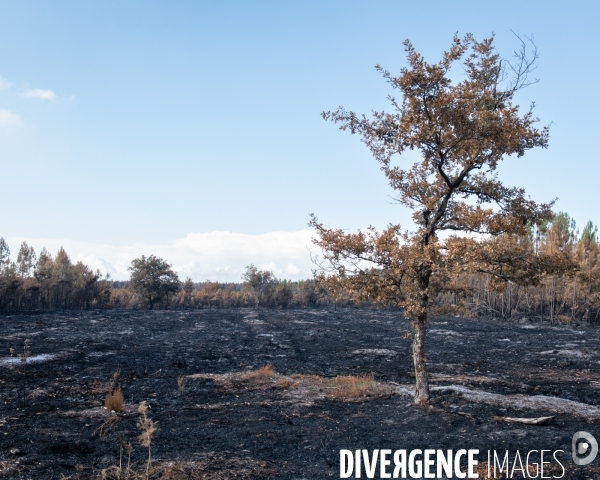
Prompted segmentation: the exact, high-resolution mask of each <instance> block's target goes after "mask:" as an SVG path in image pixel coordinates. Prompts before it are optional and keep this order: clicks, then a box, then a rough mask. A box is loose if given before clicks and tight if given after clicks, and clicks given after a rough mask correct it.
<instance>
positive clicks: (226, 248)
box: [7, 229, 314, 282]
mask: <svg viewBox="0 0 600 480" xmlns="http://www.w3.org/2000/svg"><path fill="white" fill-rule="evenodd" d="M313 234H314V232H313V231H312V230H308V229H307V230H300V231H297V232H269V233H264V234H261V235H248V234H244V233H235V232H203V233H189V234H188V235H186V236H185V238H181V239H177V240H174V241H172V242H170V243H167V244H163V245H149V244H148V245H146V244H131V245H106V244H99V243H88V242H78V241H74V240H65V239H62V240H61V239H48V238H7V242H8V244H9V246H10V248H11V251H12V252H13V255H12V257H16V252H18V251H19V246H20V244H21V243H22V242H23V240H25V241H27V243H28V244H29V245H31V246H33V247H34V248H35V250H36V252H37V253H39V252H40V250H41V249H42V247H46V248H47V249H48V250H49V251H50V252H51V253H52V254H55V253H56V252H57V251H58V249H59V248H60V247H61V246H63V247H64V248H65V250H66V251H67V253H68V254H69V255H70V257H71V259H72V260H74V261H81V262H83V263H85V264H86V265H88V266H89V267H91V268H93V269H94V270H95V269H100V271H101V272H103V273H110V274H111V277H112V278H113V279H117V280H126V279H127V278H129V272H128V270H127V268H128V267H129V265H130V264H131V260H133V259H134V258H137V257H139V256H140V255H146V256H148V255H152V254H154V255H157V256H159V257H161V258H163V259H165V260H166V261H167V262H169V263H170V264H172V265H173V268H174V269H175V270H176V271H177V273H178V274H179V277H180V278H181V279H185V278H186V277H188V276H189V277H191V278H192V279H193V280H194V281H204V280H207V279H208V280H213V281H215V280H216V281H221V282H239V281H241V276H242V274H243V273H244V269H245V267H246V266H248V265H250V264H251V263H253V264H254V265H257V266H258V267H259V268H261V269H265V268H266V269H268V270H272V271H273V272H274V273H275V275H276V276H277V277H279V278H287V279H291V280H301V279H305V278H309V277H311V276H312V273H311V270H312V269H313V268H314V264H313V263H312V262H311V259H310V253H309V250H308V249H309V248H312V249H313V250H314V246H313V245H312V242H311V238H312V236H313ZM13 260H14V258H13Z"/></svg>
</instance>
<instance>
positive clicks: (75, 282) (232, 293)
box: [0, 213, 600, 324]
mask: <svg viewBox="0 0 600 480" xmlns="http://www.w3.org/2000/svg"><path fill="white" fill-rule="evenodd" d="M531 236H532V240H533V241H534V242H535V245H536V249H537V250H538V251H539V252H547V251H552V250H560V251H562V252H567V253H568V254H569V255H571V256H572V257H573V258H575V259H576V261H577V264H578V265H579V268H578V271H577V272H576V273H575V274H572V275H570V276H558V275H549V276H547V277H545V278H544V279H543V281H542V282H541V283H540V284H538V285H536V286H530V287H520V286H518V285H515V284H513V283H510V282H509V283H507V284H505V286H504V288H503V289H501V290H498V289H497V288H493V285H492V284H491V283H490V276H489V275H487V274H461V275H458V276H456V275H455V276H450V275H445V274H444V272H440V274H438V276H437V279H436V282H435V284H434V285H432V290H433V292H432V293H433V295H434V302H433V305H434V306H433V309H434V310H435V312H434V313H438V314H445V315H461V316H465V317H480V316H486V317H490V316H495V317H499V318H511V317H524V316H526V317H528V318H531V319H532V320H534V319H538V320H546V321H550V322H561V323H581V322H586V323H589V324H599V323H600V247H599V245H598V229H597V227H596V226H594V225H593V224H592V223H591V222H588V224H587V225H586V226H585V228H584V229H583V232H582V233H581V235H580V234H579V232H578V231H577V229H576V226H575V222H574V221H573V220H572V219H571V218H570V217H569V216H568V215H567V214H565V213H559V214H558V215H556V217H555V219H554V221H553V222H552V223H549V224H547V225H543V226H542V228H539V229H536V230H535V231H533V230H532V232H531ZM130 271H131V272H132V276H131V278H130V280H128V281H114V280H111V279H110V278H109V277H108V276H102V274H101V273H100V272H99V271H95V272H94V271H92V270H91V269H90V268H89V267H87V266H86V265H84V264H83V263H81V262H77V263H73V262H72V261H71V259H70V258H69V256H68V255H67V253H66V252H65V251H64V249H62V248H61V249H60V250H59V251H58V252H57V254H56V255H55V256H52V255H51V254H50V253H49V252H48V251H47V250H46V249H43V250H42V251H41V252H40V254H39V256H37V255H36V253H35V251H34V250H33V248H31V247H29V246H28V245H27V243H25V242H23V244H22V245H21V248H20V250H19V252H18V255H17V258H16V261H11V260H10V251H9V249H8V246H7V244H6V242H5V241H4V239H0V312H2V313H9V312H35V311H46V310H59V309H105V308H124V309H128V308H148V307H150V308H231V307H254V306H260V307H267V308H303V307H324V306H334V305H337V306H343V307H370V308H379V307H381V306H380V305H377V304H376V303H375V302H369V301H364V300H362V301H359V300H357V299H355V298H353V296H352V294H351V293H348V292H335V293H334V294H332V293H330V292H328V291H327V290H326V289H325V288H324V287H323V286H322V285H320V284H319V283H318V282H317V281H316V280H312V279H311V280H303V281H289V280H279V279H277V278H276V277H275V275H274V274H273V272H269V271H261V270H258V269H257V268H256V267H254V266H253V265H250V266H249V267H247V268H246V272H245V273H244V275H243V276H242V278H241V279H240V280H242V281H241V282H239V283H221V282H211V281H206V282H200V283H194V282H192V280H190V279H186V280H185V281H183V282H181V281H180V280H179V278H178V276H177V274H176V273H175V272H173V271H172V270H171V267H170V265H168V264H167V263H166V262H165V261H164V260H162V259H160V258H157V257H155V256H153V255H151V256H150V257H148V258H146V257H141V258H139V259H135V260H133V261H132V267H131V268H130Z"/></svg>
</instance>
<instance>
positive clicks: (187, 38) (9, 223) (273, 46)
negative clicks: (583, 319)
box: [0, 1, 600, 280]
mask: <svg viewBox="0 0 600 480" xmlns="http://www.w3.org/2000/svg"><path fill="white" fill-rule="evenodd" d="M0 12H1V14H0V75H1V76H2V78H3V79H4V80H3V81H2V82H0V87H4V88H0V178H2V187H1V188H0V202H1V205H2V213H1V217H0V236H3V237H5V238H8V239H9V243H10V245H11V248H12V249H13V252H14V253H16V252H15V250H16V249H17V248H18V244H19V243H20V241H22V240H23V239H27V240H28V242H30V243H31V244H32V245H33V246H34V247H35V248H36V250H38V251H39V249H41V247H42V246H44V245H46V246H50V248H53V247H54V246H56V245H60V244H64V245H65V246H68V245H71V250H69V248H67V251H69V252H70V253H71V254H72V255H73V256H74V257H75V258H80V259H88V260H89V262H90V263H91V264H92V265H93V266H100V267H101V268H103V269H104V270H106V271H111V272H112V273H113V275H114V276H117V277H118V276H119V275H121V276H122V275H125V273H123V272H124V270H123V268H117V267H115V262H116V261H117V260H116V258H117V256H118V255H117V254H116V253H114V252H116V251H117V250H118V249H120V250H119V251H120V252H121V253H120V255H121V256H123V255H124V253H123V252H124V251H126V252H130V253H131V254H132V255H133V254H134V253H135V252H140V253H144V252H145V253H146V254H148V253H156V252H153V251H148V250H149V249H154V250H156V251H164V252H165V254H167V253H169V252H171V254H172V255H173V258H174V259H170V258H166V259H167V260H170V261H172V262H174V263H175V264H176V266H179V267H180V268H181V269H183V270H185V268H184V266H185V265H192V264H194V262H198V260H197V259H198V257H197V255H198V254H192V253H189V252H188V253H182V252H179V253H174V252H172V251H171V250H169V248H171V247H173V245H175V244H178V243H177V242H180V243H181V242H182V241H183V240H184V239H189V238H196V239H197V238H204V237H202V235H206V234H209V233H210V232H232V234H235V235H238V234H239V235H248V236H250V237H248V238H253V239H257V238H264V237H261V235H265V234H269V233H270V232H290V233H293V232H296V233H295V234H297V237H296V238H297V239H298V245H299V247H298V248H299V250H298V252H296V253H295V254H294V255H296V256H297V255H300V253H299V252H300V250H301V251H302V252H304V255H305V257H306V256H307V254H306V248H305V247H302V248H300V247H301V243H302V241H303V240H302V239H305V237H306V235H305V232H302V231H303V230H304V229H306V224H307V222H308V215H309V214H310V213H311V212H314V213H316V214H317V215H318V217H319V218H320V219H321V220H322V221H324V222H325V223H326V224H329V225H331V226H336V227H338V226H339V227H342V228H346V229H357V228H360V227H366V226H368V225H369V224H372V225H375V226H378V227H383V226H385V225H386V224H387V223H389V222H393V223H397V222H400V223H402V224H405V225H407V226H409V225H408V222H409V218H410V215H409V213H408V212H406V211H405V210H404V209H403V208H402V207H401V206H398V205H393V204H390V202H389V195H390V194H391V193H392V192H391V190H390V189H389V188H388V186H387V184H386V181H385V178H384V177H383V175H382V174H381V173H380V172H379V170H378V166H377V164H376V162H375V161H374V160H373V159H372V158H371V157H370V155H369V153H368V152H367V150H366V148H365V147H364V146H363V145H362V144H361V143H360V141H359V138H358V137H355V136H354V137H353V136H351V135H350V134H349V133H347V132H339V131H338V130H337V128H336V127H335V126H334V125H332V124H328V123H326V122H324V121H323V120H322V119H321V118H320V116H319V114H320V112H321V111H323V110H331V109H335V108H336V107H337V106H339V105H343V106H345V107H347V108H349V109H352V110H354V111H356V112H365V113H368V112H369V111H370V110H371V109H385V108H387V107H388V104H387V101H386V95H387V94H388V93H390V89H389V88H388V86H387V84H386V83H385V81H383V79H382V78H381V77H380V75H379V74H378V73H377V72H376V71H375V69H374V68H373V66H374V65H375V64H378V63H379V64H381V65H382V66H384V67H385V68H387V69H388V70H390V71H392V72H397V71H398V70H399V69H400V68H401V67H402V66H403V65H404V52H403V47H402V41H403V40H404V39H406V38H409V39H411V41H412V42H413V43H414V45H415V47H416V48H417V50H419V51H420V52H422V53H423V54H424V55H425V56H426V58H427V59H429V60H431V61H434V60H436V59H438V58H439V57H440V53H441V52H442V51H443V50H444V49H445V48H446V47H447V46H448V45H449V43H450V41H451V38H452V35H453V33H454V32H456V31H458V32H459V33H460V34H464V33H466V32H472V33H473V34H474V35H475V36H476V37H478V38H483V37H485V36H489V35H490V34H491V33H492V32H494V33H495V34H496V43H497V46H498V49H499V51H500V53H502V54H503V55H505V56H510V55H511V53H512V50H513V49H514V48H515V47H517V43H516V40H515V38H514V36H513V34H512V33H511V30H513V31H518V32H520V33H521V34H523V35H530V34H533V35H534V37H535V42H536V44H537V47H538V49H539V53H540V60H539V68H538V70H537V71H536V76H537V77H539V79H540V82H539V83H538V84H537V85H534V86H532V87H530V88H528V89H526V90H524V91H522V92H521V93H520V95H519V98H518V100H519V102H520V103H521V104H522V105H529V103H530V102H531V101H536V103H537V107H536V113H537V114H538V115H539V116H540V118H541V120H542V123H544V124H547V123H550V122H553V125H552V128H551V139H550V148H549V149H548V150H545V151H538V152H530V153H528V154H527V155H526V156H525V157H523V158H522V159H519V160H517V159H508V160H507V161H506V162H505V165H503V166H502V167H501V169H500V175H501V178H502V179H504V180H505V181H506V183H507V184H509V185H519V186H522V187H524V188H525V189H526V190H527V192H528V193H529V194H531V196H532V198H534V199H536V200H538V201H547V200H550V199H552V198H554V197H559V201H558V203H557V205H556V208H557V210H564V211H567V212H568V213H570V214H571V215H572V216H574V217H575V219H576V220H577V222H578V225H579V226H580V227H581V226H583V224H584V223H585V222H586V221H587V220H590V219H591V220H592V221H594V222H595V223H597V222H600V214H598V211H597V201H596V198H597V195H596V188H595V187H596V183H597V182H598V173H600V167H599V166H598V160H597V152H596V148H595V141H594V139H595V138H596V137H597V136H598V133H597V117H598V112H599V111H600V108H599V107H600V105H599V104H600V100H599V98H598V94H597V83H598V76H599V75H598V74H599V68H600V67H599V65H600V63H599V62H598V56H599V53H598V52H599V51H600V50H599V48H598V47H599V46H600V45H599V44H600V41H599V37H598V34H597V33H596V31H597V26H598V24H599V20H600V18H599V15H598V6H597V4H596V2H591V1H589V2H577V3H576V4H575V5H573V4H567V2H554V3H553V2H547V1H546V2H536V1H530V2H516V1H507V2H502V3H501V4H500V3H497V2H475V1H473V2H470V1H456V2H442V1H430V2H401V1H395V2H383V1H374V2H358V1H356V2H352V1H343V2H342V1H329V2H316V1H314V2H311V1H304V2H295V3H292V2H275V1H273V2H242V1H238V2H236V1H230V2H227V1H221V2H191V1H189V2H185V1H179V2H154V1H143V2H141V1H139V2H134V1H130V2H110V1H102V2H75V1H72V2H69V1H62V2H49V1H48V2H43V1H36V2H32V1H7V2H3V3H2V5H1V7H0ZM196 234H197V235H196ZM190 235H192V236H191V237H190ZM194 235H195V236H194ZM219 238H221V241H222V242H223V244H224V245H226V244H227V240H226V238H225V237H219ZM236 238H237V239H238V240H235V241H232V244H231V245H232V246H231V249H232V250H231V252H232V253H231V258H229V257H228V256H227V254H226V253H223V251H221V253H220V255H222V256H221V257H219V256H217V257H218V259H219V260H218V262H216V260H214V258H217V257H214V258H213V257H212V256H211V250H210V248H209V246H208V244H204V243H200V244H198V245H197V246H196V247H197V248H196V250H202V248H200V247H202V246H206V250H204V257H203V260H202V262H204V264H206V265H208V264H209V263H210V264H211V265H213V266H212V267H210V268H208V267H206V268H207V269H204V270H203V269H202V268H200V267H198V268H197V269H196V270H194V269H193V268H192V267H190V269H189V270H186V271H187V272H188V273H189V274H190V275H193V276H195V277H196V278H195V279H196V280H202V279H203V278H202V276H213V277H214V278H220V279H229V278H231V279H235V278H234V277H236V276H237V277H236V278H238V277H239V270H240V268H241V267H240V265H242V266H243V264H249V263H250V262H254V263H258V264H264V265H269V264H273V265H275V266H274V268H275V269H276V270H277V271H279V272H281V273H280V275H282V276H290V275H292V273H291V272H295V273H294V274H293V275H296V276H298V277H302V276H307V275H308V271H309V269H310V259H308V260H307V259H306V258H305V259H304V260H302V262H304V263H303V264H302V266H301V265H300V263H302V262H301V261H300V260H294V261H295V262H296V263H293V262H294V261H292V264H293V266H292V267H289V265H290V262H289V261H288V259H287V257H286V253H285V251H284V250H283V249H284V246H282V247H281V251H275V250H277V248H276V247H273V246H271V248H272V249H273V250H272V251H273V254H272V256H273V258H270V257H269V254H268V252H265V251H263V250H264V249H263V250H260V249H259V250H260V252H259V251H258V250H257V251H256V252H255V257H256V258H254V257H253V252H252V251H248V252H246V253H245V254H244V255H241V254H240V253H239V248H238V247H236V246H235V245H239V243H236V242H238V241H239V237H236ZM209 243H210V242H209ZM250 243H252V242H250ZM99 245H100V246H101V248H100V247H99ZM167 247H168V248H167ZM111 248H112V250H111ZM161 248H162V249H163V250H161ZM94 249H96V250H98V251H100V250H102V251H103V252H105V253H103V254H102V256H98V255H97V254H96V253H94V251H93V250H94ZM234 250H235V251H234ZM111 252H113V253H111ZM288 253H289V252H288ZM194 255H196V256H194ZM234 257H235V260H234V259H233V258H234ZM119 258H121V257H119ZM294 258H296V257H294ZM307 258H308V257H307ZM211 259H213V260H214V261H213V262H212V263H211ZM119 261H120V262H121V263H122V262H123V260H119ZM202 262H200V263H202ZM215 262H216V263H218V264H219V265H217V266H215V265H216V263H215ZM234 264H235V265H234ZM286 265H287V266H288V267H289V268H288V270H287V271H286V268H287V267H286ZM226 267H229V268H230V270H229V272H230V273H226V274H222V275H221V274H219V275H217V274H216V273H215V272H216V271H217V270H215V268H217V269H221V270H220V271H227V270H226ZM211 268H212V270H211ZM111 269H112V270H111ZM223 269H225V270H223ZM119 272H120V273H119ZM286 272H287V273H286Z"/></svg>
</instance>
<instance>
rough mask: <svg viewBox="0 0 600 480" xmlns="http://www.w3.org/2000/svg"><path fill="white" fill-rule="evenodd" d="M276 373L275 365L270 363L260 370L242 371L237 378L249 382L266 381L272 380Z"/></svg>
mask: <svg viewBox="0 0 600 480" xmlns="http://www.w3.org/2000/svg"><path fill="white" fill-rule="evenodd" d="M274 375H275V370H273V366H272V365H271V364H268V365H265V366H264V367H262V368H259V369H258V370H251V371H248V372H242V373H240V374H239V375H238V377H237V380H239V381H241V382H248V383H265V382H268V381H269V380H271V378H272V377H273V376H274Z"/></svg>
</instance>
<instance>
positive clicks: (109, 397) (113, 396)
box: [104, 387, 125, 413]
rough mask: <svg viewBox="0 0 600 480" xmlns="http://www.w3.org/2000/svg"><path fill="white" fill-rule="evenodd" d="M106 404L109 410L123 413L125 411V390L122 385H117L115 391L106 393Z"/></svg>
mask: <svg viewBox="0 0 600 480" xmlns="http://www.w3.org/2000/svg"><path fill="white" fill-rule="evenodd" d="M104 406H105V407H106V409H107V410H109V411H114V412H117V413H122V412H124V411H125V409H124V408H123V392H122V391H121V387H117V388H116V389H115V390H114V391H113V392H109V393H107V394H106V398H105V399H104Z"/></svg>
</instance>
